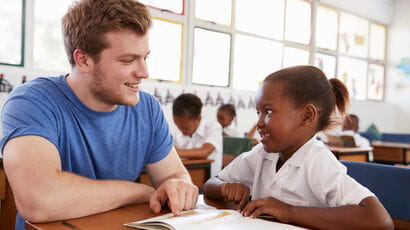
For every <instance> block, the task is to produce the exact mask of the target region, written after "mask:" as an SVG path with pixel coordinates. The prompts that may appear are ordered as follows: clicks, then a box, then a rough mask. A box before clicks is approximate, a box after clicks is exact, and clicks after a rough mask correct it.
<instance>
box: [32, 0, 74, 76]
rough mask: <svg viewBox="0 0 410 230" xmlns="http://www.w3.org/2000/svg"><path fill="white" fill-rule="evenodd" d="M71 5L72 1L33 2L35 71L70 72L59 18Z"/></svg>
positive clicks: (47, 0)
mask: <svg viewBox="0 0 410 230" xmlns="http://www.w3.org/2000/svg"><path fill="white" fill-rule="evenodd" d="M71 3H72V0H61V1H54V0H43V1H35V5H34V38H33V64H34V68H35V69H41V70H47V71H64V72H65V73H67V72H68V71H69V70H70V64H69V62H68V60H67V55H66V53H65V50H64V44H63V36H62V33H61V17H62V15H64V14H65V12H66V11H67V9H68V6H69V5H70V4H71ZM50 8H51V9H53V10H50ZM50 44H52V45H50Z"/></svg>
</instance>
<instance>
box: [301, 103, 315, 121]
mask: <svg viewBox="0 0 410 230" xmlns="http://www.w3.org/2000/svg"><path fill="white" fill-rule="evenodd" d="M302 116H303V117H302V126H309V125H311V124H312V123H313V122H315V121H316V120H317V117H318V112H317V108H316V106H314V105H313V104H307V105H305V106H304V108H303V114H302Z"/></svg>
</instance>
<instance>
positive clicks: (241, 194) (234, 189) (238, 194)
mask: <svg viewBox="0 0 410 230" xmlns="http://www.w3.org/2000/svg"><path fill="white" fill-rule="evenodd" d="M221 194H222V198H223V199H224V200H226V201H233V202H234V203H236V204H238V203H239V205H238V210H242V209H243V207H245V205H246V204H247V203H248V200H249V194H250V190H249V188H248V186H246V185H244V184H241V183H224V184H223V185H222V186H221Z"/></svg>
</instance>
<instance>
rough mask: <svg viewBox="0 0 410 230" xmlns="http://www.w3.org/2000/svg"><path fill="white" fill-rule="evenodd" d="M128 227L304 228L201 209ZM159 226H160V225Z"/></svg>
mask: <svg viewBox="0 0 410 230" xmlns="http://www.w3.org/2000/svg"><path fill="white" fill-rule="evenodd" d="M125 225H126V226H128V227H136V228H141V229H175V230H208V229H216V230H226V229H239V230H240V229H273V230H275V229H278V230H279V229H280V230H287V229H289V230H291V229H295V230H297V229H304V228H300V227H296V226H293V225H287V224H282V223H277V222H272V221H267V220H262V219H254V218H250V217H244V216H242V214H240V213H239V212H238V211H235V210H225V209H218V210H202V209H194V210H190V211H184V212H182V213H181V215H179V216H174V215H173V214H172V213H169V214H166V215H163V216H159V217H154V218H150V219H147V220H143V221H137V222H132V223H128V224H125ZM160 226H161V227H160Z"/></svg>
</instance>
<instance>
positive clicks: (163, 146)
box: [146, 95, 174, 164]
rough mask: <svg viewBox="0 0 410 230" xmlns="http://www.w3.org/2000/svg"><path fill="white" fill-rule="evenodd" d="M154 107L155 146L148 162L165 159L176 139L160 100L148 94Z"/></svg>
mask: <svg viewBox="0 0 410 230" xmlns="http://www.w3.org/2000/svg"><path fill="white" fill-rule="evenodd" d="M147 96H148V98H149V101H150V104H151V108H152V110H151V111H152V118H153V127H152V128H153V129H154V136H153V139H154V140H153V147H152V150H151V154H150V156H149V158H148V160H147V162H146V163H147V164H151V163H155V162H158V161H160V160H162V159H164V158H165V157H166V156H168V154H169V153H170V151H171V149H172V147H173V145H174V140H173V138H172V135H171V133H170V132H169V126H168V122H167V120H166V118H165V115H164V112H163V111H162V109H161V106H160V105H159V102H158V101H157V100H156V99H155V98H154V97H152V96H151V95H147Z"/></svg>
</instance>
